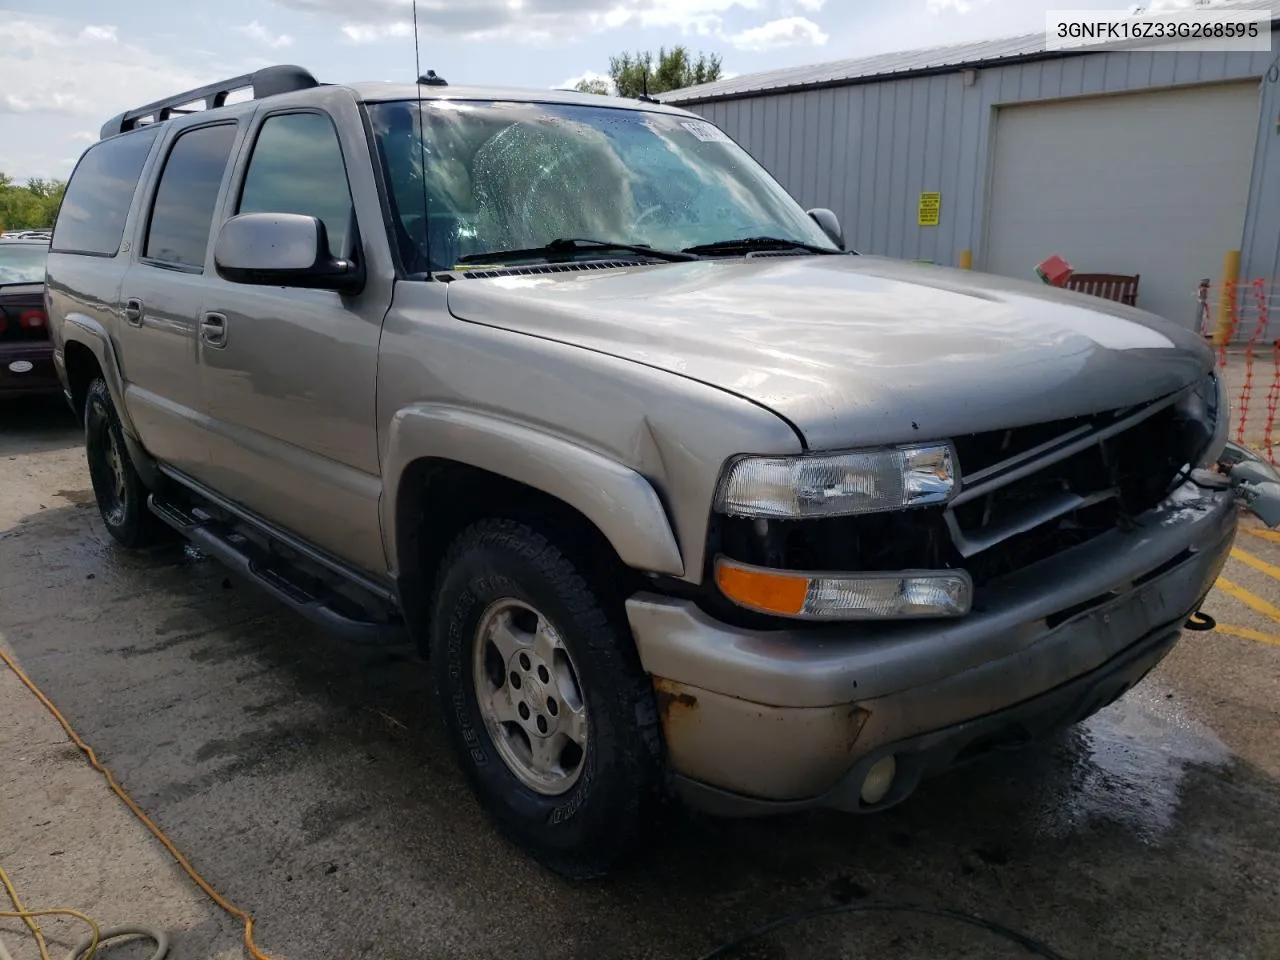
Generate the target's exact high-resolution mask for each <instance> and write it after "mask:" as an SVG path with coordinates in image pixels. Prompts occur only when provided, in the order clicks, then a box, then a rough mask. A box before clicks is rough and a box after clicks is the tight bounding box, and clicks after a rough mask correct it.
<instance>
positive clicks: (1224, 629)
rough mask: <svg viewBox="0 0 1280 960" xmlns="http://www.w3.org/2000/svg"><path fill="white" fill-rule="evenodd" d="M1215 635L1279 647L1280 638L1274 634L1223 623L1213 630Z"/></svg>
mask: <svg viewBox="0 0 1280 960" xmlns="http://www.w3.org/2000/svg"><path fill="white" fill-rule="evenodd" d="M1213 629H1214V632H1215V633H1225V634H1226V635H1227V636H1229V637H1239V638H1240V639H1241V640H1257V641H1258V642H1259V643H1272V644H1275V645H1276V646H1277V647H1280V637H1277V636H1276V635H1275V634H1274V633H1263V632H1262V631H1261V630H1250V629H1249V628H1248V627H1229V626H1227V625H1226V624H1224V623H1220V624H1218V625H1217V626H1216V627H1214V628H1213Z"/></svg>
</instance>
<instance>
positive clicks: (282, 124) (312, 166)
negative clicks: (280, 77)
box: [236, 113, 352, 257]
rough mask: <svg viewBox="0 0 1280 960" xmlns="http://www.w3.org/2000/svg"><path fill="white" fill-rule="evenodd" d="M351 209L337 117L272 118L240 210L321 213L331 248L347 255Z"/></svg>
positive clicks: (260, 139) (287, 115) (263, 134)
mask: <svg viewBox="0 0 1280 960" xmlns="http://www.w3.org/2000/svg"><path fill="white" fill-rule="evenodd" d="M351 209H352V205H351V188H350V186H349V185H348V184H347V168H346V166H345V165H344V164H343V162H342V147H341V146H340V145H339V143H338V133H337V131H336V130H335V129H334V128H333V121H331V120H330V119H329V118H328V117H325V116H321V115H320V114H318V113H285V114H279V115H277V116H274V117H268V118H267V119H266V120H265V121H264V122H263V124H262V130H261V132H260V133H259V134H258V141H257V143H255V144H254V147H253V156H252V157H251V158H250V160H249V170H248V172H247V173H246V174H245V177H244V190H243V191H242V192H241V194H240V209H239V210H238V211H236V212H237V213H297V214H302V215H303V216H307V217H316V218H317V219H319V220H321V221H323V222H324V226H325V231H326V232H327V233H328V234H329V252H330V253H331V254H332V255H333V256H335V257H344V256H345V255H346V249H347V232H348V230H349V229H350V225H351Z"/></svg>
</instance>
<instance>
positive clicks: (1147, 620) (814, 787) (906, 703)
mask: <svg viewBox="0 0 1280 960" xmlns="http://www.w3.org/2000/svg"><path fill="white" fill-rule="evenodd" d="M1235 530H1236V508H1235V502H1234V497H1233V495H1232V493H1231V492H1230V491H1225V490H1204V489H1202V488H1200V487H1197V486H1196V485H1194V484H1191V483H1188V484H1186V485H1185V486H1183V487H1182V488H1180V489H1179V490H1178V491H1176V492H1175V493H1174V494H1173V496H1172V497H1170V498H1169V500H1167V501H1166V502H1165V503H1164V504H1162V505H1161V506H1160V507H1158V508H1157V509H1155V510H1152V511H1150V512H1149V513H1147V514H1145V515H1143V516H1142V517H1141V518H1139V521H1138V522H1137V523H1136V524H1135V526H1134V528H1133V529H1130V530H1115V531H1112V532H1111V533H1108V534H1106V535H1104V536H1101V537H1098V538H1096V539H1094V540H1092V541H1090V542H1089V543H1087V544H1084V545H1082V546H1080V547H1077V548H1076V549H1074V550H1071V551H1069V552H1068V553H1065V554H1062V555H1060V556H1058V557H1054V558H1052V559H1050V560H1047V561H1044V562H1042V563H1039V564H1036V565H1034V566H1032V567H1028V568H1026V569H1024V570H1022V571H1020V572H1018V573H1017V574H1015V575H1012V576H1010V577H1007V578H1005V579H1004V580H1001V581H999V582H998V583H996V584H993V585H992V586H991V587H989V588H988V591H987V593H986V596H985V597H984V598H983V603H982V608H981V609H977V610H975V611H974V612H973V613H971V614H970V615H969V616H967V617H964V618H963V619H959V620H947V621H930V622H914V623H897V624H876V625H867V624H860V625H844V626H841V627H831V628H826V629H822V630H807V631H795V632H789V631H779V632H757V631H748V630H740V629H736V628H733V627H730V626H727V625H725V624H723V623H720V622H719V621H716V620H714V619H712V618H710V617H709V616H707V615H706V614H705V613H703V612H702V611H701V610H699V609H698V608H697V607H696V606H695V605H694V604H692V603H689V602H685V601H679V600H674V599H668V598H663V597H657V596H652V595H639V596H636V597H633V598H632V599H631V600H629V601H628V603H627V612H628V617H629V619H630V623H631V628H632V631H633V633H634V635H635V638H636V643H637V646H638V648H639V651H640V657H641V660H642V662H643V663H644V666H645V668H646V669H647V670H648V671H649V673H650V674H652V675H653V677H654V684H655V689H656V691H657V695H658V703H659V708H660V711H661V715H662V723H663V728H664V732H665V735H666V741H667V749H668V755H669V758H670V761H671V763H672V766H673V768H674V770H675V772H676V774H677V775H678V777H679V779H680V783H681V785H682V788H683V789H684V792H685V794H686V796H687V798H688V799H689V800H690V801H691V802H693V803H695V804H696V805H698V806H701V807H703V808H706V809H710V810H712V811H714V812H718V813H725V814H734V813H737V814H750V813H768V812H775V811H779V810H786V809H797V808H804V807H813V806H830V807H838V808H841V809H850V810H862V809H881V808H883V807H886V806H890V805H892V804H893V803H896V802H898V801H900V800H902V799H904V798H905V797H906V796H907V795H908V794H909V793H910V792H911V790H912V789H914V787H915V785H916V784H917V783H918V782H919V780H920V779H921V778H922V777H924V776H927V775H929V774H932V773H936V772H939V771H940V770H943V769H946V768H947V767H949V766H952V765H954V763H955V762H957V761H959V760H964V759H967V758H969V757H970V756H973V755H975V754H976V753H980V752H982V750H983V748H984V746H985V745H990V746H999V745H1005V744H1008V743H1009V742H1011V741H1017V742H1021V741H1024V740H1027V739H1030V738H1033V737H1034V736H1036V735H1038V734H1040V733H1043V732H1045V731H1047V730H1048V729H1051V728H1053V727H1055V726H1060V725H1062V724H1064V723H1070V722H1073V721H1075V720H1079V719H1083V717H1085V716H1088V715H1089V714H1090V713H1092V712H1094V711H1096V710H1098V709H1101V708H1102V707H1103V706H1105V705H1106V704H1107V703H1109V702H1111V700H1113V699H1115V697H1117V696H1119V695H1120V694H1121V693H1123V692H1124V691H1125V690H1127V689H1128V688H1129V687H1130V686H1132V685H1133V684H1134V683H1136V682H1137V681H1138V680H1140V679H1141V678H1142V677H1143V676H1145V674H1146V673H1147V672H1148V671H1149V670H1150V669H1151V668H1153V667H1154V666H1155V665H1156V664H1157V663H1159V661H1160V660H1161V659H1162V658H1163V656H1164V655H1165V654H1166V653H1167V652H1168V651H1169V650H1170V649H1171V648H1172V647H1173V645H1174V643H1175V642H1176V641H1177V637H1178V631H1179V628H1180V627H1181V625H1182V623H1183V621H1184V620H1185V619H1186V618H1187V616H1188V615H1189V614H1190V613H1191V612H1192V611H1193V610H1195V609H1196V608H1197V607H1198V606H1199V604H1200V602H1201V601H1202V600H1203V598H1204V595H1205V594H1206V593H1207V592H1208V591H1209V589H1210V587H1212V585H1213V582H1214V581H1215V580H1216V579H1217V576H1218V573H1219V572H1220V571H1221V569H1222V566H1223V564H1224V563H1225V562H1226V559H1227V556H1228V554H1229V552H1230V549H1231V544H1232V542H1233V540H1234V538H1235ZM889 755H892V756H894V757H895V760H896V762H897V770H898V772H897V775H896V776H895V779H894V782H893V785H892V788H891V789H890V791H889V793H888V794H887V795H886V796H885V797H884V799H883V800H881V801H879V802H878V803H876V804H875V805H874V807H871V808H868V807H867V806H866V805H864V804H863V803H862V802H861V800H860V797H859V794H860V788H861V784H862V781H863V778H864V777H865V775H866V773H867V771H868V770H869V769H870V767H871V765H873V764H874V763H876V761H877V760H879V759H881V758H883V757H886V756H889Z"/></svg>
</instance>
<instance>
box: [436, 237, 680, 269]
mask: <svg viewBox="0 0 1280 960" xmlns="http://www.w3.org/2000/svg"><path fill="white" fill-rule="evenodd" d="M591 251H602V252H606V251H611V252H624V253H635V254H639V255H641V256H645V257H652V258H653V259H654V260H667V261H670V262H672V263H674V262H676V261H681V260H697V259H698V257H697V256H696V255H694V254H692V253H689V252H688V251H685V252H683V253H677V252H676V251H674V250H655V249H654V248H653V247H646V246H644V245H642V244H637V243H613V242H611V241H608V240H580V239H577V238H575V237H560V238H557V239H555V240H552V241H551V242H550V243H548V244H547V245H546V246H545V247H530V248H529V249H527V250H494V251H492V252H490V253H468V254H467V255H466V256H463V257H459V258H458V263H511V262H512V261H516V260H537V259H546V258H548V257H551V256H563V255H567V254H568V255H571V254H575V253H587V252H591Z"/></svg>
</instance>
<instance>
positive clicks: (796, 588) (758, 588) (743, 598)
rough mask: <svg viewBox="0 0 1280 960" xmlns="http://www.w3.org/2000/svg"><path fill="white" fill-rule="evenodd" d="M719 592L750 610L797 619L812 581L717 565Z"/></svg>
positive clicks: (766, 571) (722, 563) (771, 572)
mask: <svg viewBox="0 0 1280 960" xmlns="http://www.w3.org/2000/svg"><path fill="white" fill-rule="evenodd" d="M716 584H717V585H718V586H719V587H720V592H721V593H723V594H724V595H725V596H726V597H728V598H729V599H730V600H732V601H733V602H734V603H737V604H741V605H742V606H744V607H746V608H748V609H749V610H759V611H760V612H761V613H777V614H781V615H782V616H785V617H794V616H796V615H798V614H799V613H800V612H801V611H802V610H804V603H805V599H806V598H807V597H808V595H809V578H808V577H797V576H795V575H793V574H785V573H777V572H775V571H772V570H758V569H752V568H749V567H742V566H738V565H736V564H732V563H725V562H724V561H721V562H719V563H717V564H716Z"/></svg>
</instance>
